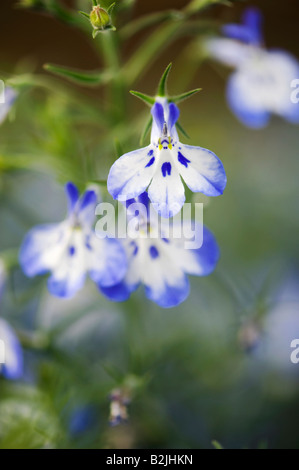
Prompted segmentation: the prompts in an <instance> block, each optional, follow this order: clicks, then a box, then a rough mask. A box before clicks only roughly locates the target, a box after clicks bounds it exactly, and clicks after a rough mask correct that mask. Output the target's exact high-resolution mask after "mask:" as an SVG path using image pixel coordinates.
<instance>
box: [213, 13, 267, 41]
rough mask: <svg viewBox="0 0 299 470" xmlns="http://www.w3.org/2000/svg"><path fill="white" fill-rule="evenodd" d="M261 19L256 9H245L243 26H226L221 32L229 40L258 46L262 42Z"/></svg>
mask: <svg viewBox="0 0 299 470" xmlns="http://www.w3.org/2000/svg"><path fill="white" fill-rule="evenodd" d="M262 19H263V17H262V14H261V12H260V10H259V9H258V8H254V7H253V8H247V9H246V10H245V12H244V15H243V24H241V25H239V24H234V23H232V24H226V25H224V26H223V27H222V32H223V34H225V36H227V37H229V38H231V39H237V40H239V41H242V42H244V43H246V44H254V45H260V44H261V43H262V42H263V34H262Z"/></svg>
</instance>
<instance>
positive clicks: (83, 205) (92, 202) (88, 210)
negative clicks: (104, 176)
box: [77, 190, 98, 227]
mask: <svg viewBox="0 0 299 470" xmlns="http://www.w3.org/2000/svg"><path fill="white" fill-rule="evenodd" d="M97 199H98V197H97V194H96V192H95V191H93V190H87V191H85V193H84V194H83V195H82V197H81V199H80V201H79V203H78V209H77V210H78V212H77V216H78V220H79V222H80V223H81V225H83V226H85V227H91V226H92V224H93V221H94V218H95V208H96V204H97Z"/></svg>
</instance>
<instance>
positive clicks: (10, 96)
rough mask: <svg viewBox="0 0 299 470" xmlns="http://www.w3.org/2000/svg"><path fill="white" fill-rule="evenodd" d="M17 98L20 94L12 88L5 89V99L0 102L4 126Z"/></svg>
mask: <svg viewBox="0 0 299 470" xmlns="http://www.w3.org/2000/svg"><path fill="white" fill-rule="evenodd" d="M17 96H18V93H17V92H16V90H15V89H14V88H12V87H5V89H4V90H3V93H2V97H3V99H2V100H1V102H0V124H2V122H4V121H5V119H6V117H7V115H8V113H9V111H10V110H11V108H12V106H13V104H14V102H15V100H16V98H17ZM3 101H4V102H3Z"/></svg>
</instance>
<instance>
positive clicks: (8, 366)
mask: <svg viewBox="0 0 299 470" xmlns="http://www.w3.org/2000/svg"><path fill="white" fill-rule="evenodd" d="M0 340H2V341H3V342H4V346H5V364H1V366H2V369H0V372H1V373H2V374H3V376H4V377H5V378H7V379H9V380H18V379H20V378H21V377H22V375H23V351H22V347H21V345H20V342H19V340H18V338H17V336H16V334H15V332H14V331H13V329H12V328H11V327H10V326H9V324H8V323H7V322H6V321H5V320H3V319H0Z"/></svg>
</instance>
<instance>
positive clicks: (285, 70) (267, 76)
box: [206, 8, 299, 128]
mask: <svg viewBox="0 0 299 470" xmlns="http://www.w3.org/2000/svg"><path fill="white" fill-rule="evenodd" d="M223 34H224V35H225V36H226V37H225V38H213V39H210V40H208V41H207V44H206V48H207V50H208V53H209V54H210V55H211V57H213V58H214V59H216V60H218V61H220V62H222V63H224V64H225V65H227V66H230V67H234V68H235V69H236V70H235V72H234V73H233V74H232V75H231V77H230V79H229V80H228V84H227V92H226V94H227V101H228V104H229V106H230V108H231V110H232V111H233V112H234V114H235V115H236V116H237V118H238V119H239V120H240V121H241V122H242V123H243V124H245V125H246V126H248V127H252V128H261V127H264V126H266V125H267V124H268V122H269V119H270V116H271V114H277V115H279V116H281V117H283V118H284V119H286V120H287V121H289V122H291V123H299V107H298V105H297V103H293V102H292V100H291V83H292V81H293V80H294V79H296V78H298V77H299V62H298V61H297V60H296V59H295V58H294V57H293V56H292V55H290V54H289V53H287V52H285V51H282V50H267V49H266V48H265V47H264V41H263V34H262V16H261V13H260V11H259V10H258V9H256V8H248V9H246V10H245V12H244V15H243V19H242V24H240V25H239V24H227V25H225V26H224V27H223Z"/></svg>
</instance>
